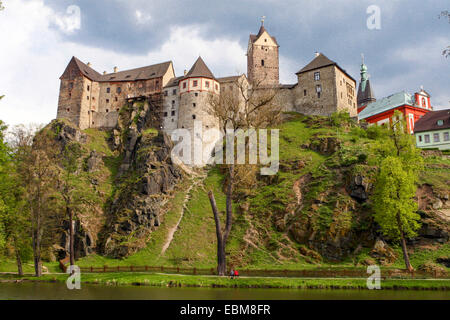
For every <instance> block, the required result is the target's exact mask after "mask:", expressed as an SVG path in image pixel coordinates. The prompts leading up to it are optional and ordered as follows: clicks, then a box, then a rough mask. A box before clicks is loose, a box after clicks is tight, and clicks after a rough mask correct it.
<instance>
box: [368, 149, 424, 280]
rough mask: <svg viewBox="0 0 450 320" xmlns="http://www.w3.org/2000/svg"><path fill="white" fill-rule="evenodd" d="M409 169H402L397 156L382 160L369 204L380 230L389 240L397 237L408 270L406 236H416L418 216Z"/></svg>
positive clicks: (401, 163) (402, 165) (412, 177)
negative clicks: (371, 201)
mask: <svg viewBox="0 0 450 320" xmlns="http://www.w3.org/2000/svg"><path fill="white" fill-rule="evenodd" d="M415 193H416V185H415V177H414V176H413V171H411V170H408V169H407V168H405V166H404V163H403V162H402V160H401V159H400V158H399V157H393V156H389V157H387V158H386V159H385V160H383V162H382V164H381V168H380V173H379V175H378V178H377V182H376V184H375V192H374V197H373V207H374V211H375V221H376V222H377V223H378V224H379V225H380V226H381V229H382V232H383V234H384V235H386V236H387V237H389V238H391V239H393V240H400V242H401V246H402V251H403V258H404V260H405V265H406V268H407V269H408V270H410V271H411V270H413V268H412V266H411V263H410V261H409V256H408V251H407V248H406V238H411V237H414V236H416V235H417V233H416V231H417V230H418V229H419V228H420V222H419V221H420V215H419V214H417V203H416V202H415V201H414V196H415Z"/></svg>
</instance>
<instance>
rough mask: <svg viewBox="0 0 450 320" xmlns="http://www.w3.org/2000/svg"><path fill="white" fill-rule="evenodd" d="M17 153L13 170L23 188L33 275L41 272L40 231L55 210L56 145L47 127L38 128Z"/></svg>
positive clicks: (41, 233) (42, 232) (44, 227)
mask: <svg viewBox="0 0 450 320" xmlns="http://www.w3.org/2000/svg"><path fill="white" fill-rule="evenodd" d="M24 141H25V142H26V141H32V144H31V143H30V144H27V143H25V142H23V143H24V144H23V145H22V146H21V147H20V150H19V151H18V153H17V171H18V174H19V175H20V179H21V182H22V186H23V187H24V190H25V201H26V208H27V210H28V212H29V219H30V224H31V235H32V246H33V260H34V268H35V275H36V276H37V277H40V276H41V275H42V262H41V249H42V238H43V235H44V230H45V229H46V228H48V226H49V221H50V219H51V216H52V214H54V213H55V207H54V202H55V201H54V198H55V194H54V193H55V181H56V176H57V172H58V170H57V165H56V163H57V150H58V149H57V146H56V143H55V141H54V137H53V136H52V135H51V133H49V132H48V130H41V131H40V132H39V133H38V134H37V135H36V136H34V138H33V139H31V138H29V137H24Z"/></svg>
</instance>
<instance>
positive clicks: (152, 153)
mask: <svg viewBox="0 0 450 320" xmlns="http://www.w3.org/2000/svg"><path fill="white" fill-rule="evenodd" d="M151 112H152V109H151V108H150V106H149V105H148V104H145V105H139V104H135V105H134V106H133V107H132V108H131V109H130V110H129V115H128V117H127V115H124V117H123V118H124V119H125V120H124V119H122V120H121V121H119V123H120V124H121V125H120V126H119V127H118V128H116V130H115V132H116V134H118V133H119V132H120V136H121V137H122V141H121V145H120V146H119V149H120V150H121V152H122V154H123V161H122V164H121V165H120V169H119V173H118V178H117V181H116V184H117V191H116V193H115V195H114V196H113V198H112V199H111V202H110V204H109V208H108V219H107V224H106V227H105V230H104V234H103V240H102V245H101V248H100V249H101V252H102V253H104V254H106V255H108V256H112V257H116V258H117V257H125V256H128V255H130V254H132V253H134V252H136V251H137V250H138V249H140V248H143V247H145V243H146V240H147V238H148V236H149V235H150V234H151V232H152V231H153V230H154V229H155V228H156V227H158V226H159V224H160V220H161V215H162V214H163V213H164V211H163V209H162V208H163V207H164V204H165V203H166V202H167V199H168V195H169V194H170V192H171V191H172V190H173V188H174V187H175V185H176V184H177V183H178V182H179V181H180V179H181V178H182V173H181V170H180V169H179V168H178V167H177V166H176V165H175V164H174V163H173V162H172V160H171V157H170V152H171V149H172V147H173V144H172V142H171V140H170V139H169V137H168V136H167V135H166V134H165V133H163V132H161V131H159V132H158V131H157V130H155V129H153V128H148V127H147V125H146V123H148V121H149V119H151V115H149V113H151ZM126 119H128V123H127V122H126ZM113 141H116V138H113Z"/></svg>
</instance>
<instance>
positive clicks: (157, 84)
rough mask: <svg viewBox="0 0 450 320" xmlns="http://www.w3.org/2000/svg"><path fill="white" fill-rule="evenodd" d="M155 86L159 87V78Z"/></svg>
mask: <svg viewBox="0 0 450 320" xmlns="http://www.w3.org/2000/svg"><path fill="white" fill-rule="evenodd" d="M155 87H156V88H157V89H158V88H159V80H156V82H155Z"/></svg>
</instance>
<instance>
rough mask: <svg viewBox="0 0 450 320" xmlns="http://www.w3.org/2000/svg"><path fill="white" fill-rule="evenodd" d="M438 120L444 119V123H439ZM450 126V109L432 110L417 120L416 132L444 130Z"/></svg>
mask: <svg viewBox="0 0 450 320" xmlns="http://www.w3.org/2000/svg"><path fill="white" fill-rule="evenodd" d="M438 120H442V124H441V125H438ZM448 128H450V109H446V110H437V111H430V112H428V113H426V114H425V115H424V116H423V117H422V118H420V119H419V120H417V122H416V124H415V125H414V132H416V133H417V132H423V131H431V130H442V129H448Z"/></svg>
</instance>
